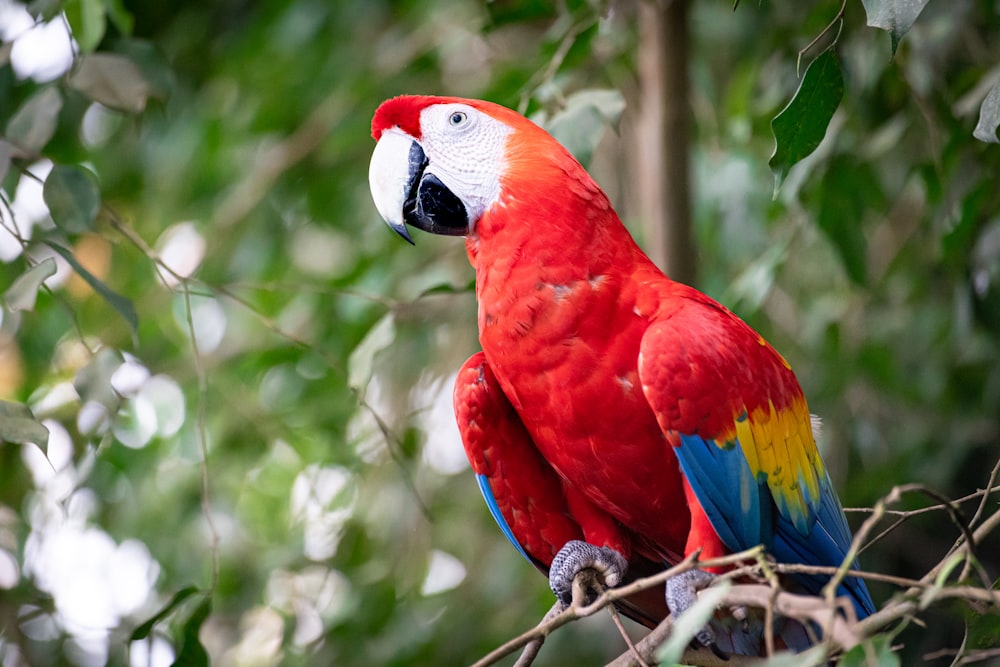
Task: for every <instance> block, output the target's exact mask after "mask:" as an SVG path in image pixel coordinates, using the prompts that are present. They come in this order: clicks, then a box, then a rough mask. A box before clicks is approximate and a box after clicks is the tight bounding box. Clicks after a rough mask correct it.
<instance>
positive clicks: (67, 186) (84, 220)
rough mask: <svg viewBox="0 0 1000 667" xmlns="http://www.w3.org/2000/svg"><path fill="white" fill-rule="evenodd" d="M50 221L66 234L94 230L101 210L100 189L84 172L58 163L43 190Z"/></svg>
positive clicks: (95, 180) (91, 175)
mask: <svg viewBox="0 0 1000 667" xmlns="http://www.w3.org/2000/svg"><path fill="white" fill-rule="evenodd" d="M42 197H43V198H44V199H45V205H46V206H48V207H49V214H50V215H51V216H52V222H54V223H56V226H57V227H59V228H60V229H62V230H63V231H65V232H69V233H70V234H77V233H81V232H88V231H92V230H93V229H94V222H95V221H96V220H97V214H98V212H99V211H100V210H101V189H100V187H98V185H97V179H96V178H95V177H94V175H93V174H92V173H91V172H90V171H89V170H87V169H84V168H83V167H78V166H76V165H65V164H57V165H56V166H55V167H53V168H52V171H51V172H49V175H48V177H47V178H46V179H45V186H44V187H43V189H42Z"/></svg>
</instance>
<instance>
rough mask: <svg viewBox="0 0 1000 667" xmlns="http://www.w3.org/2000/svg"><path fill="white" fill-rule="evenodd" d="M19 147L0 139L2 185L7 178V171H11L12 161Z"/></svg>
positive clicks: (0, 175)
mask: <svg viewBox="0 0 1000 667" xmlns="http://www.w3.org/2000/svg"><path fill="white" fill-rule="evenodd" d="M16 150H17V147H15V146H14V145H13V144H12V143H10V142H9V141H4V140H3V139H0V183H3V179H5V178H7V170H8V169H10V159H11V158H12V157H14V153H15V152H16Z"/></svg>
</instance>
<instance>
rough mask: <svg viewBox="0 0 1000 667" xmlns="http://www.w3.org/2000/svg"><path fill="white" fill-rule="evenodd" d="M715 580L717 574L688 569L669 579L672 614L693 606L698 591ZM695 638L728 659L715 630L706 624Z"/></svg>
mask: <svg viewBox="0 0 1000 667" xmlns="http://www.w3.org/2000/svg"><path fill="white" fill-rule="evenodd" d="M713 581H715V575H714V574H711V573H710V572H705V571H704V570H688V571H687V572H682V573H680V574H678V575H676V576H674V577H670V578H669V579H667V590H666V598H667V607H668V608H669V609H670V615H671V616H673V617H674V618H677V617H678V616H680V615H681V614H683V613H684V612H685V611H687V610H688V609H690V608H691V606H692V605H694V603H695V602H697V600H698V591H700V590H702V589H704V588H707V587H708V586H709V585H711V583H712V582H713ZM694 638H695V639H696V640H697V642H698V643H699V644H701V645H702V646H704V647H706V648H709V649H711V650H712V653H715V655H716V656H718V657H719V658H721V659H723V660H726V659H728V656H727V655H726V654H725V652H723V651H722V649H720V648H719V647H718V645H717V644H716V643H715V631H714V630H712V627H711V626H710V625H706V626H705V627H703V628H701V629H700V630H699V631H698V632H696V633H695V635H694Z"/></svg>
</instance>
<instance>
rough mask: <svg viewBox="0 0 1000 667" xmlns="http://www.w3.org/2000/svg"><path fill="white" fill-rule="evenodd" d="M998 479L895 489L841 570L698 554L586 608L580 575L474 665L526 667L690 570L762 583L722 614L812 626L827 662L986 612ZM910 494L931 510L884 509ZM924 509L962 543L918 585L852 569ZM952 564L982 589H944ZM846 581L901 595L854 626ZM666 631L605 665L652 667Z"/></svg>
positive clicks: (739, 592)
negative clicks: (970, 505) (961, 563)
mask: <svg viewBox="0 0 1000 667" xmlns="http://www.w3.org/2000/svg"><path fill="white" fill-rule="evenodd" d="M998 474H1000V462H998V464H997V466H996V467H994V468H993V470H992V471H991V473H990V477H989V480H988V483H987V485H986V486H985V488H984V489H981V490H979V491H977V492H976V493H973V494H970V495H968V496H965V497H963V498H960V499H958V500H948V499H947V498H943V497H941V496H940V494H936V493H934V492H933V491H929V490H928V489H926V487H923V486H922V485H916V484H909V485H903V486H897V487H894V488H893V489H892V490H890V492H889V493H888V494H886V495H885V497H883V498H881V499H880V500H879V501H878V502H877V503H875V506H874V507H873V508H872V509H871V510H870V512H871V514H870V516H869V517H867V518H866V520H865V521H864V523H863V524H862V525H861V527H860V528H859V529H858V531H857V532H856V533H855V538H854V540H853V542H852V544H851V548H850V550H849V552H848V554H847V557H846V558H845V559H844V562H843V563H841V564H840V566H839V567H832V566H813V565H802V564H787V563H774V562H770V561H767V560H766V559H765V555H764V550H763V548H762V547H756V548H754V549H749V550H747V551H743V552H740V553H736V554H731V555H729V556H725V557H723V558H715V559H711V560H705V561H699V560H698V558H697V556H698V554H692V555H691V556H689V557H688V558H686V559H684V560H683V561H681V562H680V563H678V564H677V565H675V566H673V567H671V568H669V569H667V570H665V571H663V572H661V573H659V574H656V575H654V576H651V577H646V578H643V579H638V580H636V581H633V582H631V583H630V584H628V585H627V586H622V587H621V588H614V589H610V590H606V591H603V592H602V593H601V594H600V595H599V596H598V597H597V599H596V600H594V601H593V602H592V603H590V604H587V605H585V604H583V600H584V599H585V596H584V595H583V594H582V592H583V591H584V590H585V589H588V588H589V589H591V590H594V589H595V588H599V587H598V586H597V584H596V583H595V582H594V581H593V579H592V577H593V573H590V572H589V571H586V573H581V575H582V576H578V580H576V581H574V601H573V604H571V605H570V606H568V607H565V608H563V607H562V605H556V606H555V607H553V608H552V610H550V611H549V613H548V614H546V616H545V618H543V619H542V621H541V622H540V623H539V624H538V625H537V626H535V627H534V628H532V629H531V630H528V631H526V632H524V633H523V634H521V635H519V636H518V637H515V638H514V639H512V640H510V641H508V642H507V643H505V644H504V645H503V646H500V647H498V648H497V649H496V650H494V651H492V652H491V653H490V654H489V655H487V656H485V657H483V658H482V659H481V660H479V661H478V662H476V663H475V664H474V665H473V667H488V666H489V665H493V664H496V663H497V662H498V661H499V660H501V659H502V658H504V657H505V656H507V655H510V654H511V653H513V652H514V651H516V650H518V649H519V648H522V647H525V646H530V649H526V650H525V652H524V653H523V654H522V656H521V659H520V660H519V661H518V663H517V665H518V666H519V667H527V666H528V665H530V664H531V663H532V661H533V660H534V659H535V657H536V656H537V654H538V650H539V649H540V648H541V645H542V642H543V641H544V639H545V637H547V636H548V635H549V634H551V633H552V632H554V631H555V630H557V629H558V628H560V627H562V626H563V625H566V624H568V623H570V622H572V621H574V620H576V619H578V618H583V617H586V616H590V615H592V614H594V613H596V612H597V611H599V610H601V609H603V608H605V607H608V606H611V605H613V604H614V602H615V601H617V600H621V599H623V598H626V597H628V596H630V595H633V594H635V593H637V592H639V591H642V590H646V589H649V588H653V587H657V586H663V585H664V583H665V582H666V580H667V579H668V578H670V577H673V576H675V575H677V574H680V573H682V572H685V571H688V570H690V569H692V568H718V567H722V568H725V567H730V568H732V569H731V570H730V571H729V572H727V573H726V574H725V575H722V577H720V578H721V579H737V580H745V579H747V578H750V577H757V578H760V579H761V580H765V581H767V582H768V583H767V584H743V583H741V584H737V585H733V586H732V587H731V589H730V590H729V591H728V592H727V593H726V595H725V597H724V598H723V600H722V602H721V604H720V607H722V608H725V607H733V608H739V607H743V608H757V609H763V610H764V611H765V615H766V617H767V618H773V617H774V615H779V616H782V617H785V618H790V619H795V620H798V621H800V622H803V623H804V624H807V625H809V624H813V625H814V627H819V628H822V631H823V632H822V637H820V638H819V641H821V642H822V645H823V647H824V649H825V650H826V651H827V655H836V654H837V653H840V652H842V651H845V650H849V649H851V648H852V647H854V646H857V645H858V644H860V643H862V642H863V641H864V640H865V639H867V638H869V637H871V636H873V635H874V634H876V633H878V632H879V631H882V630H884V629H886V628H888V627H889V626H891V625H892V624H894V623H896V622H897V621H899V620H901V619H912V618H914V617H915V615H916V614H918V613H920V612H921V611H922V610H924V609H926V608H927V607H928V606H930V605H932V604H935V603H937V602H940V601H943V600H949V599H959V600H964V601H966V602H967V603H969V604H978V605H989V606H993V607H996V608H1000V591H996V590H993V589H992V586H991V583H990V581H991V580H990V579H989V577H988V576H987V575H986V573H985V572H984V571H982V567H981V565H980V564H979V563H978V562H977V559H976V558H975V554H976V546H977V545H978V544H980V543H981V542H982V541H983V539H984V538H985V537H986V536H987V535H989V534H990V533H991V532H993V531H994V530H995V529H996V528H997V526H998V525H1000V508H998V509H996V510H995V511H994V512H993V513H992V514H989V515H988V516H986V518H985V519H982V517H983V515H984V513H985V508H986V507H987V506H988V499H989V496H990V495H991V494H992V493H993V492H995V491H998V490H1000V489H998V488H997V487H995V486H994V485H995V484H996V481H997V478H998ZM913 492H917V493H921V494H923V495H925V496H927V497H929V498H931V499H933V500H935V501H936V503H935V505H933V506H931V507H925V508H919V509H915V510H911V511H894V510H889V509H888V507H889V506H890V505H892V504H894V503H896V502H898V501H899V499H900V498H901V497H902V495H903V494H904V493H913ZM974 498H980V502H979V504H978V507H977V512H976V515H975V517H974V520H973V522H970V523H965V522H964V521H963V520H962V518H961V516H960V515H959V514H958V512H957V511H956V509H955V508H956V506H957V505H958V504H959V503H961V502H965V501H968V500H971V499H974ZM930 510H938V511H944V512H946V513H947V514H948V516H949V519H950V520H951V521H952V522H953V523H954V524H955V525H956V527H957V529H958V532H959V534H960V536H959V538H958V541H957V542H956V544H955V546H954V547H953V548H952V549H950V550H949V551H948V552H947V553H946V554H944V555H943V557H942V559H941V560H940V561H939V562H938V563H937V564H936V565H935V566H934V567H933V568H931V569H930V571H929V572H927V574H926V575H924V576H923V577H922V578H921V579H919V580H915V579H908V578H904V577H898V576H895V575H891V574H883V573H879V572H866V571H863V570H856V569H853V568H852V567H851V565H852V564H853V563H854V559H855V554H856V553H858V552H859V551H861V550H863V548H864V547H865V546H866V545H867V544H868V543H869V535H871V534H873V532H874V531H875V529H876V527H877V526H878V524H879V523H880V522H881V521H882V520H883V519H884V518H885V517H886V516H887V515H888V516H893V517H894V518H896V519H897V521H896V523H895V524H894V526H893V528H894V527H895V526H897V525H899V524H900V523H901V522H902V521H905V520H906V519H908V518H910V517H912V516H915V515H917V514H922V513H925V512H927V511H930ZM980 519H982V521H981V523H979V525H978V526H976V525H975V523H976V522H978V521H979V520H980ZM885 534H886V533H885V532H882V533H879V534H877V535H876V537H874V538H872V541H877V540H878V539H880V538H881V537H882V536H884V535H885ZM956 554H959V555H956ZM956 558H964V559H965V560H966V561H967V562H968V561H972V562H973V563H974V564H973V565H971V566H970V567H974V568H977V574H978V575H979V580H980V582H981V583H982V586H972V585H949V584H948V582H947V579H948V578H949V577H946V576H945V574H948V575H950V573H951V572H952V571H953V570H954V569H957V568H955V559H956ZM790 573H801V574H818V575H827V576H830V577H831V581H830V583H829V584H828V585H827V587H826V589H825V590H824V596H823V597H818V596H808V595H798V594H793V593H789V592H787V591H784V590H782V589H781V588H780V585H779V584H778V580H777V576H776V575H777V574H790ZM942 573H944V574H942ZM845 577H860V578H863V579H870V580H874V581H881V582H884V583H889V584H892V585H894V586H896V587H898V588H899V589H900V592H899V593H898V594H897V595H895V596H894V597H893V598H892V599H891V600H889V601H888V602H887V603H886V604H885V605H884V606H883V607H882V608H881V609H880V610H879V611H877V612H876V613H875V614H872V615H871V616H869V617H867V618H865V619H862V620H860V621H858V620H857V619H856V617H855V614H854V608H853V605H851V603H850V602H848V601H847V600H846V599H843V598H836V597H835V596H834V592H835V591H836V587H837V585H838V583H839V582H841V581H843V579H844V578H845ZM962 578H964V573H963V576H961V577H960V579H962ZM671 628H672V624H671V619H669V618H667V619H666V620H664V621H663V622H662V623H660V624H659V625H658V626H657V627H656V628H654V629H653V630H651V631H650V632H649V633H648V634H647V635H646V636H645V637H643V638H642V640H640V641H638V642H636V643H635V644H634V646H633V645H631V642H630V641H629V640H627V639H626V643H628V644H629V646H628V650H627V651H625V652H624V653H622V655H620V656H619V657H618V658H617V659H615V660H614V661H612V662H611V663H609V666H608V667H626V666H629V667H633V666H634V667H641V665H642V664H643V663H644V662H645V663H648V664H655V663H656V652H657V650H658V648H659V646H660V645H661V644H662V643H663V641H664V640H665V639H666V638H667V637H668V636H669V635H670V631H671ZM769 649H770V646H769ZM769 652H770V650H769ZM754 661H755V659H753V658H745V657H742V656H730V659H729V660H726V661H723V660H721V659H720V658H719V657H718V656H716V655H715V654H713V653H712V652H711V651H709V650H708V649H697V650H696V649H688V650H687V651H686V652H685V653H684V656H683V662H684V664H688V665H695V666H704V667H714V666H716V665H726V666H727V667H741V666H742V665H749V664H752V663H753V662H754ZM958 661H959V662H962V660H961V659H958ZM962 664H964V662H963V663H962Z"/></svg>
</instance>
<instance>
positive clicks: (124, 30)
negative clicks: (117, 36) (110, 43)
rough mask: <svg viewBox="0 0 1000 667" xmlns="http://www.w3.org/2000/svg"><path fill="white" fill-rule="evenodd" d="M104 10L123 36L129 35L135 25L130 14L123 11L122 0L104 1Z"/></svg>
mask: <svg viewBox="0 0 1000 667" xmlns="http://www.w3.org/2000/svg"><path fill="white" fill-rule="evenodd" d="M104 8H105V9H106V10H107V13H108V18H109V19H111V22H112V23H113V24H114V25H115V27H116V28H117V29H118V32H120V33H121V34H123V35H131V34H132V28H133V27H134V25H135V19H134V18H133V17H132V14H131V13H130V12H129V11H128V10H127V9H125V4H124V3H123V2H122V0H104Z"/></svg>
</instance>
